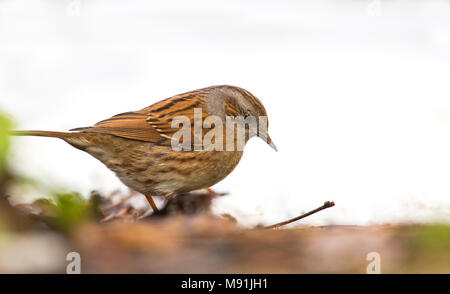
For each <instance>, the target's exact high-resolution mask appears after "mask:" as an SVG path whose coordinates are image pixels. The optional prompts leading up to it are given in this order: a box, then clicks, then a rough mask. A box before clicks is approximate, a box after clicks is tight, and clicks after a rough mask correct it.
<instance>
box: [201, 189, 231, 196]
mask: <svg viewBox="0 0 450 294" xmlns="http://www.w3.org/2000/svg"><path fill="white" fill-rule="evenodd" d="M206 192H208V194H209V195H211V196H213V197H218V196H225V195H227V194H228V193H217V192H216V191H214V190H213V189H211V188H206Z"/></svg>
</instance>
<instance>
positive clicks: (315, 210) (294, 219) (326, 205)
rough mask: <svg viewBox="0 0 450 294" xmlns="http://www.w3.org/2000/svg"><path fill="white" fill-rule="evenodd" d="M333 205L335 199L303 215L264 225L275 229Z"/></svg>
mask: <svg viewBox="0 0 450 294" xmlns="http://www.w3.org/2000/svg"><path fill="white" fill-rule="evenodd" d="M333 206H334V202H333V201H327V202H325V203H324V204H323V205H322V206H321V207H319V208H316V209H314V210H311V211H310V212H307V213H304V214H302V215H300V216H297V217H294V218H291V219H290V220H287V221H284V222H281V223H277V224H274V225H271V226H267V227H263V229H274V228H279V227H281V226H284V225H287V224H290V223H293V222H296V221H298V220H299V219H302V218H305V217H307V216H310V215H312V214H314V213H317V212H319V211H321V210H324V209H327V208H330V207H333Z"/></svg>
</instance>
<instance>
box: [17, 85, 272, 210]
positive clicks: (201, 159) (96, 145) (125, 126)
mask: <svg viewBox="0 0 450 294" xmlns="http://www.w3.org/2000/svg"><path fill="white" fill-rule="evenodd" d="M194 109H200V110H201V123H202V122H205V119H206V118H207V117H209V116H214V117H215V118H219V119H221V120H223V121H224V122H225V120H226V118H227V117H238V116H241V117H244V118H247V117H250V116H251V117H255V118H257V119H258V118H260V117H267V113H266V110H265V108H264V106H263V105H262V103H261V101H259V100H258V98H256V97H255V96H253V95H252V94H251V93H250V92H248V91H246V90H244V89H242V88H238V87H234V86H212V87H208V88H204V89H199V90H195V91H191V92H187V93H184V94H180V95H176V96H173V97H170V98H167V99H164V100H162V101H159V102H157V103H155V104H153V105H151V106H149V107H146V108H144V109H142V110H138V111H131V112H125V113H121V114H118V115H115V116H113V117H111V118H109V119H106V120H103V121H100V122H98V123H97V124H95V125H94V126H92V127H85V128H77V129H72V130H70V131H69V132H51V131H16V132H14V133H13V134H14V135H20V136H44V137H55V138H59V139H62V140H64V141H66V142H67V143H69V144H70V145H72V146H74V147H75V148H78V149H80V150H83V151H85V152H87V153H89V154H90V155H92V156H93V157H95V158H97V159H98V160H100V161H101V162H102V163H103V164H105V165H106V166H107V167H108V168H109V169H111V170H112V171H114V172H115V174H116V175H117V176H118V177H119V179H120V180H121V181H122V182H123V183H124V184H125V185H127V186H128V187H130V188H131V189H133V190H135V191H138V192H140V193H142V194H144V195H145V196H146V197H147V199H148V201H149V203H150V205H151V207H152V208H153V210H154V211H157V207H156V205H155V203H154V202H153V199H152V196H161V197H165V198H166V199H170V198H171V197H173V196H176V195H177V194H181V193H186V192H190V191H193V190H198V189H203V188H209V187H210V186H212V185H214V184H216V183H218V182H219V181H221V180H222V179H224V178H225V177H226V176H227V175H228V174H230V173H231V172H232V171H233V169H234V168H235V167H236V165H237V164H238V163H239V161H240V159H241V157H242V154H243V150H242V149H239V148H233V150H228V149H226V148H225V147H224V148H223V150H220V149H219V150H205V149H207V148H203V149H202V150H200V151H196V150H195V149H193V148H191V150H181V151H175V150H174V148H173V146H174V145H173V141H174V137H175V136H176V134H177V132H179V131H180V130H182V127H181V126H178V127H173V125H172V124H173V120H174V119H176V118H177V117H186V118H187V119H188V122H189V124H190V127H191V128H190V133H189V135H190V138H187V139H186V138H183V140H179V141H180V142H179V143H180V144H183V143H186V142H187V143H188V144H189V146H192V147H195V146H194V143H195V139H194V136H195V134H194V129H195V126H194V125H195V123H196V122H195V120H194V114H195V111H194ZM266 122H267V120H266ZM216 125H217V123H216V122H215V123H212V124H211V127H212V128H214V127H215V126H216ZM224 125H225V124H224ZM256 127H257V128H258V129H255V126H253V127H252V126H245V140H244V145H245V143H247V141H248V140H249V139H250V138H251V137H254V136H258V137H260V138H262V139H263V140H265V141H266V142H267V143H268V144H269V145H270V146H271V147H272V148H274V149H275V150H276V147H275V145H274V143H273V142H272V140H271V138H270V136H269V135H268V133H267V126H265V127H264V126H261V123H260V122H259V120H258V122H257V126H256ZM233 128H234V127H233ZM210 129H211V128H210ZM208 130H209V129H208V128H203V129H202V130H201V131H202V133H201V135H202V136H204V135H205V133H206V132H207V131H208ZM229 130H230V126H228V125H225V127H224V128H223V134H224V138H220V136H216V137H215V138H213V139H214V140H211V142H212V143H217V144H218V145H217V146H225V145H226V142H227V137H226V136H225V134H226V132H227V131H229ZM219 133H220V130H219ZM219 133H216V135H219ZM237 136H238V132H235V134H234V136H233V137H232V140H233V142H232V143H233V146H234V147H236V146H237V140H238V139H237ZM191 139H193V140H192V141H194V143H190V142H189V141H188V140H191ZM201 146H202V147H205V143H204V142H202V145H201Z"/></svg>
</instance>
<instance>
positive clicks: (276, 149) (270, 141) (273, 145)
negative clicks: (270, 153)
mask: <svg viewBox="0 0 450 294" xmlns="http://www.w3.org/2000/svg"><path fill="white" fill-rule="evenodd" d="M266 142H267V144H269V146H270V147H272V149H273V150H275V151H276V152H278V148H277V146H276V145H275V143H274V142H273V141H272V139H271V138H270V136H269V135H267V140H266Z"/></svg>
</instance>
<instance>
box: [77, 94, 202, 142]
mask: <svg viewBox="0 0 450 294" xmlns="http://www.w3.org/2000/svg"><path fill="white" fill-rule="evenodd" d="M204 95H205V92H204V91H202V90H196V91H192V92H187V93H184V94H180V95H176V96H173V97H170V98H167V99H165V100H162V101H159V102H157V103H155V104H153V105H151V106H149V107H146V108H144V109H142V110H139V111H131V112H125V113H121V114H117V115H115V116H113V117H111V118H109V119H106V120H102V121H100V122H98V123H97V124H95V125H94V126H92V127H87V128H78V129H73V130H71V131H81V132H95V133H104V134H110V135H114V136H117V137H121V138H126V139H131V140H137V141H143V142H151V143H154V144H157V145H170V144H171V143H170V141H171V139H172V136H173V134H174V133H175V132H176V131H178V130H180V129H181V127H182V125H176V126H175V127H172V121H173V120H174V118H176V117H180V116H182V117H186V118H187V119H188V120H189V121H190V123H191V133H193V131H194V128H193V124H194V108H201V107H202V105H203V101H204V100H203V97H204ZM206 115H207V114H206V113H205V110H203V111H202V117H203V118H204V117H205V116H206ZM191 138H192V137H191Z"/></svg>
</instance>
